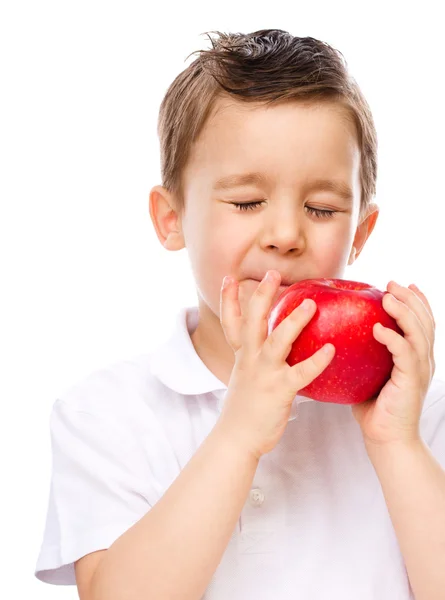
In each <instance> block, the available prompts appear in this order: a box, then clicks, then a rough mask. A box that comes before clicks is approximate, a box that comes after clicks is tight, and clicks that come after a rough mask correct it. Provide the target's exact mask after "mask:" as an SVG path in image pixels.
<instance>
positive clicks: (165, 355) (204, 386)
mask: <svg viewBox="0 0 445 600" xmlns="http://www.w3.org/2000/svg"><path fill="white" fill-rule="evenodd" d="M197 325H198V307H197V306H188V307H183V308H181V309H180V311H179V312H178V315H177V317H176V322H175V325H174V328H173V333H172V334H171V336H170V337H169V338H168V339H167V341H165V342H163V343H162V344H161V345H160V346H158V347H157V348H156V350H155V352H154V353H152V355H151V359H150V367H151V372H152V373H153V374H154V375H155V376H156V377H157V378H158V379H159V380H160V381H161V382H162V383H163V384H164V385H165V386H167V387H168V388H170V389H172V390H174V391H175V392H178V393H179V394H184V395H187V394H189V395H197V394H205V393H208V392H216V391H219V392H225V391H226V390H227V386H226V385H225V384H224V383H223V382H222V381H220V380H219V379H218V378H217V377H216V375H214V374H213V373H212V372H211V371H210V370H209V369H208V368H207V366H206V365H205V364H204V363H203V362H202V360H201V358H200V357H199V355H198V354H197V352H196V350H195V347H194V346H193V343H192V340H191V337H190V335H191V334H192V333H193V331H194V330H195V329H196V327H197ZM217 395H218V396H220V395H221V394H217Z"/></svg>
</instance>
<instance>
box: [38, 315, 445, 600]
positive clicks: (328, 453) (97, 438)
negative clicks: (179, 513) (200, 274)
mask: <svg viewBox="0 0 445 600" xmlns="http://www.w3.org/2000/svg"><path fill="white" fill-rule="evenodd" d="M197 319H198V310H197V307H186V308H183V309H182V310H181V311H180V312H179V314H178V317H177V321H176V326H175V328H174V330H173V333H172V335H171V337H170V338H169V339H168V340H167V341H166V342H164V343H162V344H160V345H159V346H158V347H157V348H156V349H155V350H153V351H152V352H150V353H149V354H144V355H141V356H138V357H137V358H135V359H132V360H126V361H120V362H118V363H115V364H113V365H111V366H110V367H109V368H105V369H101V370H97V371H95V372H93V373H92V374H90V375H89V376H87V377H86V378H85V379H84V380H82V381H81V382H80V383H78V384H76V385H74V386H73V387H71V388H70V389H69V390H68V392H67V393H66V394H65V395H64V397H62V398H60V399H57V400H56V402H55V404H54V406H53V408H52V412H51V418H50V429H51V444H52V453H53V454H52V457H53V462H52V477H51V486H50V493H49V506H48V513H47V519H46V526H45V530H44V536H43V543H42V547H41V550H40V554H39V557H38V561H37V565H36V569H35V576H36V577H37V578H38V579H40V580H41V581H43V582H47V583H52V584H59V585H74V584H75V575H74V561H76V560H77V559H79V558H81V557H82V556H85V555H86V554H89V553H90V552H94V551H95V550H101V549H105V548H109V547H110V545H111V544H112V543H113V542H114V541H115V540H116V539H117V538H118V537H120V536H121V535H122V534H123V533H124V532H125V531H126V530H127V529H129V528H130V527H131V526H132V525H134V524H135V523H136V522H137V521H139V520H140V519H141V518H142V517H143V516H144V515H145V514H146V513H147V511H149V510H150V509H151V507H152V506H154V504H155V503H156V502H157V501H158V500H159V499H160V498H161V497H162V495H163V494H164V492H165V491H166V490H167V489H168V488H169V487H170V485H171V484H172V483H173V481H174V480H175V479H176V477H177V476H178V475H179V474H180V472H181V470H182V469H183V468H184V467H185V465H186V464H187V462H188V461H189V460H190V458H191V457H192V456H193V455H194V453H195V452H196V450H197V449H198V447H199V446H200V444H201V443H202V442H203V441H204V439H205V438H206V436H207V435H208V434H209V433H210V432H211V430H212V428H213V427H214V425H215V423H216V421H217V419H218V417H219V414H220V412H221V407H222V402H223V400H224V396H225V393H226V390H227V387H226V386H225V385H224V384H223V383H222V382H221V381H219V379H218V378H217V377H215V376H214V375H213V374H212V373H211V372H210V371H209V369H208V368H207V367H206V366H205V365H204V363H203V362H202V361H201V359H200V358H199V356H198V355H197V354H196V352H195V349H194V347H193V344H192V342H191V339H190V334H191V333H192V332H193V330H194V329H195V327H196V325H197ZM307 400H308V399H307V398H304V397H302V396H297V397H296V400H295V403H294V408H297V411H296V412H294V417H296V418H293V419H292V420H290V421H289V424H288V426H287V428H286V430H285V432H284V435H283V437H282V438H281V440H280V442H279V443H278V445H277V446H276V447H275V448H274V449H273V450H272V451H271V452H269V453H268V454H266V455H264V456H263V457H262V458H261V459H260V462H259V465H258V468H257V471H256V473H255V477H254V480H253V484H252V488H251V491H250V493H249V495H248V497H247V499H246V502H245V504H244V507H243V509H242V512H241V514H240V518H239V519H238V522H237V525H236V527H235V529H234V531H233V535H232V537H231V539H230V542H229V544H228V546H227V548H226V550H225V552H224V554H223V556H222V559H221V562H220V564H219V565H218V567H217V569H216V571H215V573H214V575H213V577H212V579H211V581H210V583H209V586H208V588H207V590H206V593H205V595H204V596H203V598H205V600H228V599H229V598H230V599H231V600H246V599H250V598H252V599H255V600H288V599H289V600H290V599H292V600H295V598H301V599H304V600H327V598H329V600H336V599H338V600H340V599H341V600H358V599H360V600H408V599H413V598H414V596H413V595H412V593H411V590H410V585H409V581H408V577H407V573H406V569H405V566H404V562H403V558H402V555H401V553H400V550H399V546H398V542H397V538H396V535H395V532H394V529H393V527H392V523H391V520H390V517H389V514H388V511H387V507H386V504H385V500H384V497H383V494H382V489H381V486H380V483H379V481H378V478H377V476H376V473H375V471H374V469H373V467H372V464H371V463H370V461H369V459H368V456H367V454H366V450H365V447H364V444H363V438H362V434H361V432H360V428H359V426H358V424H357V423H356V421H355V419H354V417H353V416H352V413H351V407H350V406H349V405H338V404H327V403H322V402H315V401H307ZM300 401H301V403H299V402H300ZM421 434H422V438H423V439H424V441H425V442H426V443H427V444H428V446H429V447H430V449H431V451H432V453H433V455H434V456H435V457H436V458H437V460H438V461H439V462H440V464H441V465H442V466H443V467H444V468H445V382H443V381H441V380H438V379H433V381H432V383H431V386H430V389H429V392H428V396H427V398H426V400H425V405H424V408H423V413H422V418H421ZM184 518H187V515H184Z"/></svg>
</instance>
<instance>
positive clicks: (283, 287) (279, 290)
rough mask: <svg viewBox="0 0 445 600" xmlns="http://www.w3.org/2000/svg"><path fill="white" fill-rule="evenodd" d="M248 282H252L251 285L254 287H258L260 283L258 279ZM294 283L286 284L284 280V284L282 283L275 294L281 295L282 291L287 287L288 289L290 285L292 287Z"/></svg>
mask: <svg viewBox="0 0 445 600" xmlns="http://www.w3.org/2000/svg"><path fill="white" fill-rule="evenodd" d="M249 281H252V282H253V283H255V285H258V284H259V283H260V281H259V280H258V279H249ZM294 283H295V281H293V282H287V281H286V280H284V282H283V281H282V282H281V284H280V286H279V288H278V289H277V293H281V292H283V291H284V290H287V288H288V287H290V286H291V285H293V284H294Z"/></svg>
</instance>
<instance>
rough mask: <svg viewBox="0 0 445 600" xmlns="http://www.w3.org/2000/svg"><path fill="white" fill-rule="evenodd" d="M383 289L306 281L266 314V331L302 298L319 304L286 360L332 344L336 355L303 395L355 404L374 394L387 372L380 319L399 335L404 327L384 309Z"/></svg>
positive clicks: (388, 365)
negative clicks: (378, 327) (379, 334)
mask: <svg viewBox="0 0 445 600" xmlns="http://www.w3.org/2000/svg"><path fill="white" fill-rule="evenodd" d="M385 293H386V292H381V291H380V290H378V289H377V288H376V287H374V286H372V285H368V284H367V283H360V282H359V281H348V280H345V279H323V278H322V279H304V280H303V281H299V282H297V283H294V284H293V285H291V286H289V287H288V288H287V289H285V290H284V292H282V293H281V295H280V296H279V297H278V299H277V301H276V302H275V304H274V305H273V306H272V309H271V311H270V313H269V318H268V331H269V334H270V333H272V331H273V330H274V329H275V327H277V325H279V323H281V321H282V320H283V319H284V318H285V317H287V315H289V313H291V312H292V311H293V310H294V309H295V308H296V307H297V306H299V305H300V304H301V303H302V302H303V300H304V299H305V298H312V300H314V301H315V303H316V304H317V309H316V311H315V314H314V316H313V317H312V319H311V320H310V321H309V323H308V324H307V325H306V327H305V328H304V329H303V331H302V332H301V333H300V335H299V336H298V338H297V339H296V340H295V341H294V343H293V344H292V349H291V351H290V353H289V355H288V357H287V359H286V362H287V363H288V364H289V365H290V366H292V365H295V364H296V363H299V362H301V361H303V360H305V359H306V358H309V356H312V354H314V352H316V351H317V350H318V349H319V348H321V347H322V346H324V345H325V344H326V343H328V342H330V343H332V344H333V345H334V346H335V356H334V358H333V359H332V361H331V362H330V363H329V365H328V366H327V367H326V369H325V370H324V371H323V372H322V373H321V374H320V375H318V377H316V378H315V379H314V380H313V381H312V382H311V383H310V384H309V385H307V386H306V387H304V388H302V389H301V390H299V391H298V394H299V395H301V396H306V397H308V398H312V399H313V400H318V401H320V402H333V403H337V404H358V403H359V402H364V401H365V400H369V399H370V398H372V397H374V396H376V395H377V394H378V393H379V392H380V390H381V389H382V388H383V386H384V385H385V383H386V382H387V381H388V379H389V378H390V376H391V371H392V368H393V365H394V363H393V359H392V354H391V353H390V352H389V350H388V349H387V347H386V346H385V345H384V344H381V343H380V342H378V341H377V340H376V339H375V338H374V336H373V332H372V331H373V326H374V324H375V323H381V324H382V325H384V326H385V327H390V328H391V329H393V330H394V331H397V333H399V334H401V335H402V336H403V331H402V330H401V329H400V327H399V326H398V325H397V322H396V321H395V319H393V318H392V317H391V316H390V315H388V313H387V312H386V311H385V309H384V308H383V304H382V299H383V296H384V295H385Z"/></svg>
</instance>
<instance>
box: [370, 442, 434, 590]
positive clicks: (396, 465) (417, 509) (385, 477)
mask: <svg viewBox="0 0 445 600" xmlns="http://www.w3.org/2000/svg"><path fill="white" fill-rule="evenodd" d="M367 450H368V455H369V458H370V460H371V462H372V464H373V466H374V468H375V471H376V473H377V476H378V478H379V480H380V483H381V486H382V490H383V494H384V497H385V500H386V504H387V506H388V510H389V514H390V517H391V520H392V523H393V526H394V530H395V532H396V535H397V539H398V541H399V546H400V550H401V552H402V555H403V558H404V561H405V566H406V570H407V572H408V576H409V580H410V584H411V588H412V590H413V592H414V596H415V598H416V600H440V599H441V598H443V597H444V593H445V471H444V470H443V469H442V467H441V466H440V464H439V463H438V462H437V460H436V459H435V458H434V456H433V455H432V454H431V451H430V449H429V448H428V446H427V445H426V444H425V443H424V441H423V440H422V439H419V440H418V441H416V442H411V443H401V442H400V443H397V444H395V443H394V444H393V445H389V444H388V446H387V447H386V448H385V447H375V448H371V449H370V448H369V447H368V448H367Z"/></svg>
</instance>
